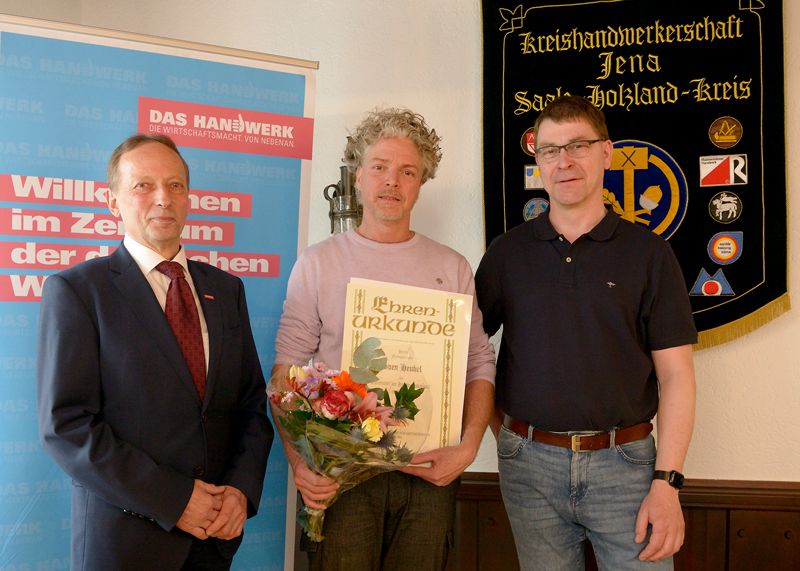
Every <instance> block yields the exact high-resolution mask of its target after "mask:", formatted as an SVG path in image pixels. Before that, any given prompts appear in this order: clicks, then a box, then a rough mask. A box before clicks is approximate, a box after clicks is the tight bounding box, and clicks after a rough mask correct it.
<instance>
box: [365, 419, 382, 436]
mask: <svg viewBox="0 0 800 571" xmlns="http://www.w3.org/2000/svg"><path fill="white" fill-rule="evenodd" d="M361 431H362V432H363V433H364V436H366V437H367V440H369V441H370V442H377V441H378V440H380V439H381V438H383V431H382V430H381V423H380V421H379V420H378V419H377V418H367V419H364V420H363V421H362V422H361Z"/></svg>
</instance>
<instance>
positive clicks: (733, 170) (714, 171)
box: [700, 155, 747, 186]
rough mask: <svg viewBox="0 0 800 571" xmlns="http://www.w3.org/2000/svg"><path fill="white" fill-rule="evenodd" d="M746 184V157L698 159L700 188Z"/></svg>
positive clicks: (731, 156)
mask: <svg viewBox="0 0 800 571" xmlns="http://www.w3.org/2000/svg"><path fill="white" fill-rule="evenodd" d="M734 184H747V155H719V156H711V157H700V186H730V185H734Z"/></svg>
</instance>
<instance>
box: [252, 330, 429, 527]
mask: <svg viewBox="0 0 800 571" xmlns="http://www.w3.org/2000/svg"><path fill="white" fill-rule="evenodd" d="M385 367H386V356H385V353H384V352H383V350H382V349H381V348H380V340H379V339H376V338H374V337H370V338H368V339H365V340H364V341H363V342H362V343H361V344H360V345H359V346H358V347H357V348H356V350H355V352H354V354H353V366H351V367H350V370H349V371H336V370H330V369H327V367H326V366H325V365H324V364H323V363H317V364H316V365H314V366H312V365H307V366H303V367H299V366H295V365H292V367H291V368H290V369H289V374H288V376H286V377H273V378H272V379H271V380H270V383H269V387H268V389H267V393H268V395H269V399H270V402H272V403H273V405H274V406H273V411H274V412H275V414H274V416H275V417H276V418H277V420H278V422H280V425H281V427H282V429H283V431H284V433H285V434H286V435H287V436H288V438H289V439H290V441H291V445H292V446H293V448H294V449H295V450H296V451H297V453H298V454H300V456H301V457H302V458H303V460H305V462H306V463H307V464H308V466H309V467H311V468H312V469H313V470H314V471H316V472H317V473H319V474H322V475H325V476H328V477H329V478H332V479H334V480H336V481H337V482H338V483H339V489H338V490H337V493H336V495H335V496H334V497H332V498H330V499H329V500H326V502H325V503H326V504H327V505H331V504H332V503H333V502H335V501H336V499H337V498H338V497H339V494H341V493H342V492H345V491H347V490H349V489H350V488H352V487H353V486H355V485H356V484H359V483H360V482H363V481H364V480H367V479H369V478H371V477H373V476H376V475H378V474H380V473H382V472H388V471H391V470H399V469H401V468H403V467H404V466H406V465H407V464H408V463H409V462H410V461H411V457H412V455H413V453H412V451H411V450H409V449H408V448H407V447H406V446H405V444H404V443H402V442H398V440H399V438H398V435H397V432H396V428H398V427H400V426H402V425H403V424H405V423H406V422H408V421H412V420H414V417H415V416H416V414H417V413H418V412H419V409H418V408H417V406H416V405H415V404H414V401H415V400H416V398H417V397H419V396H420V395H421V394H422V392H423V391H424V389H422V388H420V389H418V388H416V387H415V386H414V383H412V384H411V385H410V386H409V385H407V384H403V385H402V386H401V387H400V389H399V390H396V391H394V400H392V397H391V395H390V394H389V391H384V390H382V389H380V388H369V387H368V384H369V383H371V382H375V381H377V380H378V377H377V374H378V373H379V372H380V371H382V370H383V369H384V368H385ZM324 517H325V512H324V510H318V509H314V508H310V507H308V506H305V507H303V508H301V509H300V511H299V512H298V515H297V521H298V523H299V524H300V526H301V527H302V528H303V529H304V530H305V532H306V534H307V535H308V536H309V537H310V538H311V539H312V540H313V541H322V539H323V535H322V523H323V520H324Z"/></svg>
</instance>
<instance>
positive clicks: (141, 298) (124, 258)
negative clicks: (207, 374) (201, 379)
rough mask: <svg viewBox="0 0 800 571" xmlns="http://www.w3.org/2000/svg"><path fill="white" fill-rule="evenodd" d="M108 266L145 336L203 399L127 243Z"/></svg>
mask: <svg viewBox="0 0 800 571" xmlns="http://www.w3.org/2000/svg"><path fill="white" fill-rule="evenodd" d="M108 267H109V270H110V272H111V281H112V283H113V284H114V285H115V287H116V288H117V289H118V290H119V291H120V293H121V294H122V297H123V300H124V301H123V303H124V305H127V306H128V307H130V309H131V312H132V313H133V314H134V315H135V316H136V319H138V321H139V322H140V324H141V326H142V331H143V332H144V334H145V337H146V338H149V339H152V341H153V343H154V344H155V345H156V346H157V347H158V348H159V350H161V352H162V353H164V356H165V357H166V358H167V361H169V363H170V364H171V365H172V368H173V369H174V370H175V374H176V375H177V376H178V377H179V378H180V379H181V382H182V384H183V385H184V386H185V387H186V388H187V389H189V390H190V391H191V393H192V394H193V395H194V396H195V397H196V398H197V399H198V400H199V399H200V395H198V394H197V389H196V388H195V386H194V381H193V380H192V375H191V373H190V372H189V367H188V366H187V364H186V359H184V358H183V353H181V348H180V346H179V345H178V341H177V339H175V335H174V334H173V333H172V329H171V328H170V326H169V323H168V322H167V318H166V317H165V316H164V310H162V309H161V306H160V305H159V303H158V300H157V299H156V296H155V294H154V293H153V289H152V288H151V287H150V284H149V283H148V282H147V279H146V278H145V277H144V275H143V274H142V270H141V269H140V268H139V266H138V265H137V264H136V261H135V260H134V259H133V257H131V255H130V253H129V252H128V250H127V249H125V246H124V245H122V244H120V246H119V248H117V250H116V251H115V252H114V253H113V254H111V256H109V266H108Z"/></svg>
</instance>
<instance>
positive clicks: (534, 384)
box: [475, 96, 697, 571]
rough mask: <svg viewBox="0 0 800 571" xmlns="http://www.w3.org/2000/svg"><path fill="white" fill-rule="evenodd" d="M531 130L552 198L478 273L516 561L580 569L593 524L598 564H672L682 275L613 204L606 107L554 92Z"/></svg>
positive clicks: (686, 371) (684, 357)
mask: <svg viewBox="0 0 800 571" xmlns="http://www.w3.org/2000/svg"><path fill="white" fill-rule="evenodd" d="M534 134H535V141H536V155H537V162H538V164H539V168H540V171H541V176H542V180H543V182H544V186H545V188H546V189H547V192H548V194H549V196H550V208H549V210H548V211H547V212H545V213H544V214H542V215H540V216H539V217H538V218H536V219H534V220H532V221H530V222H527V223H526V224H522V225H520V226H518V227H516V228H514V229H512V230H510V231H509V232H507V233H506V234H505V235H503V236H500V237H498V238H497V239H496V240H495V241H494V242H493V243H492V245H491V246H490V247H489V249H488V251H487V252H486V255H485V256H484V258H483V260H482V261H481V264H480V267H479V268H478V271H477V273H476V275H475V279H476V287H477V294H478V300H479V304H480V308H481V311H482V312H483V318H484V319H483V322H484V327H485V329H486V332H487V333H488V334H489V335H493V334H494V333H496V332H497V330H498V329H499V328H500V326H503V335H502V343H501V346H500V354H499V357H498V363H497V366H498V368H497V408H498V414H497V416H496V418H495V422H494V423H493V428H494V429H495V432H496V433H498V444H497V453H498V457H499V471H500V484H501V489H502V492H503V499H504V501H505V504H506V509H507V510H508V515H509V519H510V520H511V526H512V529H513V532H514V538H515V541H516V545H517V552H518V554H519V560H520V564H521V566H522V568H523V569H547V570H548V571H550V570H568V569H569V570H571V569H583V558H584V555H583V541H584V539H587V538H588V539H589V540H590V541H591V542H592V546H593V548H594V551H595V555H596V557H597V560H598V563H599V565H600V568H601V569H613V570H617V569H640V568H642V569H643V568H646V569H671V568H672V557H671V556H672V554H673V553H675V552H676V551H678V549H679V548H680V546H681V545H682V543H683V536H684V522H683V515H682V513H681V506H680V502H679V500H678V489H679V488H680V486H681V485H682V483H683V476H682V475H681V474H680V471H681V470H682V468H683V462H684V459H685V457H686V451H687V449H688V446H689V441H690V439H691V435H692V427H693V424H694V399H695V380H694V366H693V363H692V349H691V344H692V343H695V342H696V341H697V332H696V330H695V327H694V323H693V320H692V315H691V309H690V306H689V299H688V296H687V294H686V285H685V283H684V279H683V275H682V273H681V270H680V267H679V266H678V263H677V261H676V259H675V256H674V254H673V253H672V250H671V249H670V247H669V245H668V244H667V243H666V242H665V241H664V240H662V239H661V238H660V237H658V236H656V235H654V234H652V233H651V232H649V231H648V230H647V229H645V228H643V227H641V226H636V225H634V224H631V223H629V222H627V221H624V220H622V219H620V218H619V217H618V216H617V215H616V214H614V213H613V212H610V211H607V210H606V208H605V206H604V204H603V194H602V193H603V174H604V171H605V169H607V168H609V166H610V164H611V154H612V143H611V141H610V140H609V136H608V129H607V127H606V124H605V118H604V116H603V113H602V112H601V111H600V110H598V109H597V108H595V107H594V106H592V105H591V104H590V103H589V102H588V101H587V100H586V99H584V98H581V97H573V96H566V97H561V98H559V99H556V100H555V101H553V102H552V103H550V104H549V105H548V106H547V108H545V110H544V111H543V112H542V114H541V115H540V116H539V118H538V119H537V121H536V123H535V125H534ZM659 396H660V398H659ZM656 413H658V421H657V424H658V437H659V447H658V452H657V453H656V450H655V442H654V439H653V437H652V435H651V434H650V433H651V430H652V425H651V424H650V420H651V419H652V418H653V417H654V416H655V414H656ZM501 423H502V426H501Z"/></svg>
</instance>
